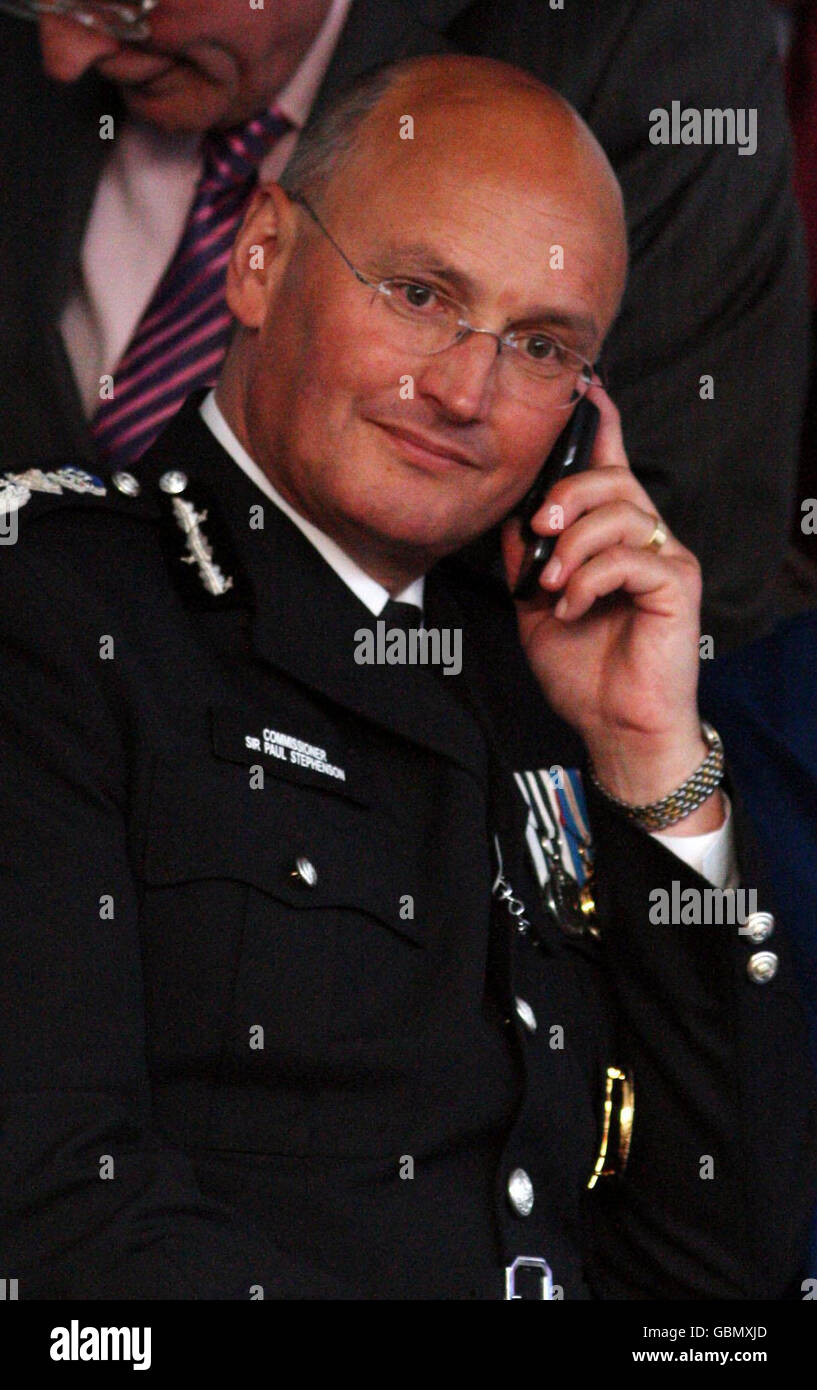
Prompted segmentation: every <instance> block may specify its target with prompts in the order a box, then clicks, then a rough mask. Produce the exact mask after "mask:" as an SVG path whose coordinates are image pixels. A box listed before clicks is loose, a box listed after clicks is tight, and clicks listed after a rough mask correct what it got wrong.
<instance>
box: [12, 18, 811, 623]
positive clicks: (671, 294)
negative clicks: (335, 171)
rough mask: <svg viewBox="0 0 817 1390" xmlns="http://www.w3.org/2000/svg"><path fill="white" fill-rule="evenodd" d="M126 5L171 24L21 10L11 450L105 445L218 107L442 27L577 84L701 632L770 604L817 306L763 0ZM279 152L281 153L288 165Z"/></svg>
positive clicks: (385, 54)
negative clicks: (611, 202)
mask: <svg viewBox="0 0 817 1390" xmlns="http://www.w3.org/2000/svg"><path fill="white" fill-rule="evenodd" d="M11 8H12V9H15V8H16V9H17V10H18V11H19V9H20V5H19V4H16V5H15V4H14V3H13V4H12V5H11ZM39 8H40V9H42V10H47V9H48V3H47V0H45V4H43V5H41V6H40V7H39ZM131 8H132V9H133V10H134V11H135V12H136V11H138V10H140V8H144V9H145V10H146V11H149V12H148V13H147V15H146V17H147V20H148V22H149V24H150V27H151V35H152V37H151V38H150V40H149V41H147V42H146V43H145V44H144V46H140V45H139V44H137V45H136V47H135V48H133V47H130V46H129V45H127V44H126V43H124V42H121V41H120V40H119V39H115V38H112V37H111V36H110V34H106V33H104V32H103V31H102V30H101V29H100V28H98V27H97V28H85V27H82V26H80V25H79V24H78V23H77V22H76V21H75V20H73V19H71V18H70V17H68V16H65V15H63V16H56V15H53V14H52V15H48V14H46V15H45V16H44V17H42V18H41V19H40V29H41V40H42V45H43V60H44V66H45V70H46V73H47V74H48V75H47V76H44V75H43V72H42V70H41V66H40V53H39V50H38V44H37V34H36V32H35V30H34V28H33V26H32V25H27V24H26V23H25V22H24V21H23V20H19V19H10V18H5V17H3V18H1V19H0V28H1V29H2V41H0V82H1V83H2V90H3V93H4V98H5V108H6V109H5V119H4V123H3V136H2V154H0V161H1V162H2V169H3V189H4V208H3V219H2V222H3V230H2V233H0V236H2V242H0V324H2V331H1V335H0V432H2V438H3V441H4V447H5V451H6V452H5V461H6V463H7V464H8V465H9V466H22V465H23V464H24V463H26V462H31V461H32V460H35V459H36V460H39V459H41V458H43V457H45V456H47V455H48V454H49V453H54V452H55V451H61V450H64V449H66V447H67V448H69V449H71V450H72V451H74V452H76V453H78V454H84V456H85V457H86V458H89V459H90V458H92V457H93V456H94V449H95V444H94V439H93V438H92V434H91V432H90V430H89V425H88V420H89V419H90V418H91V417H92V416H93V414H94V412H95V411H96V409H97V408H98V407H99V404H100V378H101V377H103V376H105V375H106V374H110V373H114V372H115V371H116V370H117V368H118V367H119V365H120V362H121V359H122V354H123V353H124V352H125V351H126V349H127V346H128V343H129V342H131V340H132V337H133V334H134V332H135V330H136V325H137V323H138V321H139V317H140V314H142V313H143V312H144V311H145V310H146V308H147V307H148V305H149V301H150V299H151V293H152V292H153V290H154V289H155V288H156V285H157V282H158V281H159V279H160V276H161V274H162V272H163V271H164V269H165V267H166V265H167V264H168V262H169V261H170V260H171V258H172V255H173V248H174V242H175V241H177V240H178V238H179V237H180V236H181V234H182V231H183V228H184V221H185V215H186V212H187V210H188V209H189V208H190V206H191V203H192V202H193V198H194V191H195V188H196V181H197V178H198V174H199V172H200V165H199V164H198V163H197V160H198V159H199V152H198V146H197V139H198V136H199V135H200V134H201V132H202V131H203V130H205V129H208V130H211V131H212V130H213V129H214V128H215V127H220V126H221V127H223V126H225V125H230V124H231V123H236V122H240V121H244V120H246V119H247V117H249V116H252V115H254V114H255V113H256V112H258V111H259V110H262V109H263V108H264V107H266V106H267V105H268V104H269V103H271V102H273V100H274V99H275V100H278V99H280V98H281V97H282V95H283V96H285V97H286V100H284V103H283V104H284V106H285V108H286V110H285V114H286V115H287V117H288V118H289V120H290V122H291V124H292V126H294V128H295V129H296V130H297V128H298V126H299V125H300V124H301V123H302V121H303V120H305V119H306V118H307V117H308V115H309V112H310V108H312V109H313V111H315V112H317V111H319V110H320V109H321V108H322V107H323V106H324V104H325V102H326V101H327V100H328V99H329V98H330V97H331V96H332V94H333V93H334V92H336V91H337V90H338V88H339V87H340V86H341V85H342V84H344V83H345V82H346V81H347V80H349V79H350V78H352V77H354V76H355V75H356V74H358V73H359V72H361V71H363V70H364V69H367V68H369V67H370V66H373V65H375V64H378V63H381V62H383V61H386V60H388V59H391V58H394V57H398V56H401V55H407V54H412V53H423V52H429V51H434V50H439V49H442V50H446V49H449V50H450V49H455V50H461V51H465V52H471V53H478V54H486V55H491V56H495V57H498V58H504V59H507V60H508V61H511V62H516V63H518V64H519V65H520V66H523V67H526V68H528V69H529V70H530V71H532V72H533V73H535V74H536V75H537V76H539V77H540V78H542V79H543V80H544V81H547V82H549V83H551V84H552V85H553V86H555V87H556V89H557V90H559V91H561V92H562V93H563V94H564V95H565V96H566V97H567V98H568V99H569V100H570V101H571V102H572V103H573V104H574V105H575V106H576V108H577V109H578V110H579V111H580V112H581V113H582V114H583V115H584V116H585V118H586V119H587V120H588V122H589V124H590V126H591V128H592V129H593V130H594V132H595V134H596V135H597V137H598V138H599V139H600V141H601V143H602V145H603V147H604V148H605V150H606V151H607V152H608V155H609V157H610V159H611V161H612V164H613V167H614V168H615V170H616V173H617V175H618V177H619V180H620V182H621V184H622V187H623V189H624V194H625V205H626V208H627V214H628V224H629V238H630V245H631V272H630V283H629V287H628V289H627V293H626V295H625V299H624V304H623V308H622V313H621V316H620V318H619V320H618V323H617V326H616V327H615V329H614V330H613V333H612V335H611V338H610V341H609V344H608V357H609V384H610V387H611V390H613V392H614V394H615V396H616V399H617V400H618V402H619V403H620V408H621V410H622V415H623V419H624V426H625V436H626V438H627V441H628V448H629V451H630V457H631V459H632V462H633V468H634V471H635V473H636V475H637V476H638V477H639V478H640V480H641V481H642V483H643V484H644V486H645V487H647V488H648V490H649V491H650V493H651V495H652V496H653V498H654V499H655V503H656V505H657V506H658V507H659V508H660V509H661V511H662V513H663V514H664V515H665V516H666V517H667V518H668V520H669V521H670V523H671V524H672V525H673V527H674V528H675V530H676V532H677V533H678V535H679V536H680V537H681V538H682V539H683V541H684V542H685V543H686V544H687V545H689V546H690V547H691V548H692V549H693V550H694V552H695V553H696V554H697V555H698V556H699V558H700V561H701V564H702V567H703V572H704V580H705V591H704V617H703V623H704V630H705V631H707V632H709V633H713V634H715V636H716V638H717V639H719V641H720V639H723V641H724V643H725V642H727V641H728V642H730V643H731V642H732V641H733V640H736V639H740V638H743V637H748V636H749V635H754V634H755V633H756V632H757V630H758V626H762V625H764V624H768V623H769V622H770V621H771V619H772V617H773V616H774V615H775V612H776V611H777V603H778V600H777V599H776V598H775V593H776V585H777V581H778V576H779V573H780V570H781V564H782V561H783V555H784V551H785V548H786V537H787V533H788V528H789V518H790V514H791V511H792V507H793V502H794V488H795V470H796V441H797V433H798V422H799V418H800V413H801V404H802V390H803V379H804V373H805V358H806V307H805V293H804V271H803V264H802V256H801V247H800V238H799V232H798V228H797V226H796V223H795V214H794V208H793V200H792V194H791V190H790V186H789V182H790V181H789V148H788V133H787V127H786V120H785V113H784V109H783V103H782V99H781V93H780V83H779V76H778V72H777V60H776V53H775V47H774V38H773V34H772V30H771V26H770V23H769V19H768V15H767V13H766V6H765V4H763V3H762V0H748V3H747V0H720V3H718V4H717V5H701V4H700V3H699V0H647V3H643V0H626V3H622V0H597V3H594V4H574V3H572V2H571V3H568V4H566V5H565V6H564V7H562V6H557V5H555V4H549V3H547V0H354V3H352V4H351V5H350V4H349V0H332V3H331V4H330V2H329V0H297V3H295V0H286V3H281V2H280V0H279V3H276V4H275V5H269V4H268V5H267V6H266V7H265V9H264V10H260V9H259V10H251V9H250V7H249V6H248V5H247V3H246V0H205V3H198V4H197V5H196V6H195V7H194V12H193V14H192V15H191V14H190V13H187V11H188V7H187V6H184V5H181V4H179V0H159V4H158V5H157V6H155V7H151V6H150V5H148V4H145V5H144V6H142V7H140V6H139V5H134V6H132V7H131ZM93 9H94V6H93V5H86V6H85V7H84V11H85V12H87V11H89V10H90V11H92V10H93ZM180 55H181V57H180ZM293 82H294V88H293V87H291V86H290V85H289V84H290V83H293ZM674 101H679V102H680V103H681V104H682V105H683V106H684V107H687V106H688V107H690V108H692V109H694V110H698V111H703V110H706V109H709V108H726V109H729V110H733V111H736V112H740V111H743V112H744V113H751V112H752V111H754V112H755V113H756V118H757V149H756V151H755V152H751V150H750V149H745V150H744V151H743V153H741V151H740V150H739V148H738V147H737V146H736V145H735V144H731V145H730V144H709V145H707V144H695V143H689V144H675V145H670V146H666V145H660V144H654V143H652V140H651V134H650V133H651V131H652V132H653V134H654V133H655V122H654V121H653V120H652V118H651V113H653V112H654V111H656V110H664V111H667V112H668V111H669V110H670V108H671V107H672V103H673V102H674ZM111 117H113V118H114V129H113V131H111V130H110V129H109V128H107V127H106V125H105V122H106V120H108V121H109V120H110V118H111ZM101 123H102V124H101ZM185 132H186V133H187V134H188V135H189V134H190V133H191V132H192V141H193V144H192V146H191V145H190V143H189V142H187V143H186V140H187V136H186V135H185ZM111 135H113V139H111V138H108V137H109V136H111ZM294 139H295V135H294V132H293V131H290V133H289V134H288V135H285V136H284V137H283V140H282V141H279V144H278V145H277V146H276V147H275V150H277V151H278V153H279V155H280V157H281V158H282V159H284V160H285V158H286V157H287V156H288V153H289V152H290V150H291V147H292V143H293V141H294ZM275 150H273V151H271V153H270V155H269V156H268V159H269V160H271V161H272V163H271V164H269V163H267V164H266V165H265V169H266V171H267V172H268V173H270V174H271V176H273V177H277V175H278V174H279V173H280V167H275V160H276V153H275ZM221 345H222V346H223V342H222V344H221ZM213 357H214V354H211V355H210V358H209V359H208V366H209V368H210V370H211V372H213V373H214V372H215V370H216V368H215V366H214V362H213ZM214 379H215V377H214V375H213V376H212V377H211V380H214ZM187 384H188V387H189V389H193V387H195V386H197V385H204V384H207V383H206V382H205V381H203V380H201V381H196V380H188V383H187ZM117 389H118V383H117ZM180 399H181V394H180V395H179V397H178V400H177V401H176V402H175V403H174V408H175V404H178V403H179V401H180ZM108 442H109V441H108V440H107V439H106V445H107V443H108ZM106 457H110V458H113V457H114V456H113V455H112V454H107V455H106ZM719 649H720V647H719Z"/></svg>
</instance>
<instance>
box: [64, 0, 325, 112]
mask: <svg viewBox="0 0 817 1390" xmlns="http://www.w3.org/2000/svg"><path fill="white" fill-rule="evenodd" d="M330 3H331V0H267V3H266V5H265V6H264V8H263V9H251V8H250V5H249V0H160V3H159V5H158V7H157V9H156V10H154V11H153V12H152V13H151V14H150V16H149V21H150V29H151V37H150V39H148V40H145V42H144V43H139V44H134V43H123V42H120V41H119V40H117V39H113V38H109V37H107V36H106V35H104V34H102V33H101V32H99V31H97V30H93V29H87V28H85V27H83V26H82V25H81V24H79V23H78V22H77V21H76V20H75V19H71V18H70V17H67V16H63V17H58V16H47V17H46V16H44V17H42V18H41V19H40V20H39V28H40V46H41V49H42V57H43V67H44V69H45V71H46V73H47V74H48V76H49V77H52V78H54V79H55V80H56V81H58V82H73V81H76V80H77V78H79V77H81V76H82V75H83V73H85V72H86V71H87V70H88V69H89V68H93V69H95V70H96V71H97V72H98V73H99V74H100V76H101V77H103V78H106V79H107V80H108V81H110V82H113V83H115V84H116V86H117V87H119V88H120V90H121V92H122V96H123V99H124V101H125V103H126V105H127V107H128V109H129V111H130V112H131V114H132V115H134V116H137V117H139V118H141V119H142V120H145V121H150V122H151V123H152V124H154V125H157V126H159V127H160V128H162V129H164V130H194V131H195V130H201V131H204V130H210V129H212V128H214V127H217V126H230V125H234V124H237V123H238V122H239V121H241V120H243V119H246V118H247V117H249V116H251V115H254V114H255V112H256V111H259V110H261V109H262V108H263V107H264V106H265V105H267V103H268V102H269V101H270V99H271V98H272V97H273V96H274V94H275V92H276V91H278V90H279V89H280V88H281V86H282V85H283V84H284V83H285V82H286V81H287V79H288V77H290V76H291V74H292V72H294V70H295V68H296V67H297V65H298V63H299V62H300V60H301V58H302V57H303V55H304V54H305V53H306V51H307V49H308V48H309V46H310V44H311V43H312V40H313V39H314V37H315V35H316V33H317V32H318V29H319V28H320V25H321V24H322V22H323V20H324V19H325V17H326V15H327V13H328V10H329V5H330Z"/></svg>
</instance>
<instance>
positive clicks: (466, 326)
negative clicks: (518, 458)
mask: <svg viewBox="0 0 817 1390" xmlns="http://www.w3.org/2000/svg"><path fill="white" fill-rule="evenodd" d="M290 201H291V202H293V203H297V205H298V206H299V207H302V208H303V209H304V210H305V212H307V213H309V216H310V217H311V218H312V220H313V222H314V223H315V224H316V226H317V227H319V228H320V230H321V231H322V232H323V234H324V236H325V237H326V239H327V241H329V243H330V244H331V245H332V246H333V247H334V248H335V250H336V251H337V253H338V255H339V256H340V258H341V260H342V261H344V263H345V264H346V265H347V266H348V267H349V269H350V270H351V272H352V274H353V275H354V277H355V279H356V280H359V281H360V284H361V285H366V286H367V287H368V288H369V289H371V290H375V291H376V292H377V293H378V294H380V295H382V296H383V297H384V298H391V296H392V294H393V291H392V289H391V285H392V284H394V282H395V280H399V281H400V282H401V283H407V282H409V281H410V279H411V277H410V276H393V277H390V278H389V279H386V280H380V281H378V280H373V279H372V278H371V277H370V276H368V275H364V274H363V272H362V271H361V270H358V268H357V266H356V265H353V264H352V262H351V261H350V260H349V257H348V256H347V255H346V252H345V251H344V250H343V248H342V247H341V246H339V245H338V243H337V242H336V241H335V238H334V237H333V236H332V233H331V232H330V231H329V229H328V228H327V227H325V226H324V224H323V222H322V221H321V219H320V217H319V216H318V214H317V213H316V211H315V209H314V208H313V207H312V206H311V205H310V203H308V202H307V200H306V198H304V197H303V196H302V195H301V194H291V195H290ZM417 283H418V284H419V283H421V282H420V281H419V280H418V282H417ZM429 288H431V287H429ZM434 293H435V294H437V295H439V297H440V298H441V299H443V300H445V301H446V302H447V303H448V304H450V305H451V307H452V308H453V309H456V310H460V311H462V310H464V305H462V304H460V303H458V301H457V300H456V299H452V298H451V296H450V295H447V294H443V293H442V292H441V291H440V290H435V291H434ZM471 333H483V334H485V336H486V337H488V338H495V339H496V345H497V348H496V351H497V356H499V354H500V352H501V351H502V348H503V347H507V348H509V349H510V350H511V351H512V352H513V353H514V354H515V357H514V360H515V361H518V362H519V364H520V366H522V367H523V370H525V371H526V374H527V375H528V376H529V377H530V379H531V380H537V379H538V380H539V381H557V380H558V379H559V377H560V376H562V375H564V374H565V372H567V373H568V374H570V372H571V371H572V370H573V369H572V368H570V367H568V368H563V369H562V370H561V371H559V372H557V373H554V375H553V376H552V377H547V376H538V377H537V373H536V371H528V369H527V368H526V367H525V363H524V355H523V353H522V349H521V348H520V347H519V344H518V343H516V342H514V336H513V334H510V333H495V332H494V331H493V329H491V328H475V327H474V325H473V324H472V323H469V321H468V319H466V318H465V317H464V313H461V314H460V317H459V318H458V319H457V332H456V333H455V335H454V337H453V338H452V340H451V342H450V343H446V344H445V346H444V347H441V348H435V349H434V350H433V351H432V352H426V353H424V354H423V356H425V357H436V356H437V355H438V354H439V353H441V352H447V351H448V349H449V348H450V347H454V345H455V344H456V343H461V342H462V341H463V340H464V339H465V338H467V337H468V336H469V335H470V334H471ZM541 337H543V338H547V339H548V340H549V342H552V343H554V344H555V345H556V347H558V348H559V350H560V351H561V352H563V353H565V354H566V355H567V356H568V357H572V358H573V359H574V360H575V361H576V362H577V363H579V364H580V365H579V366H578V367H577V368H576V380H577V386H576V387H575V388H574V391H573V395H572V397H571V399H570V400H569V401H568V402H567V404H568V405H573V404H574V402H575V401H576V400H577V399H578V398H579V396H582V395H584V392H585V391H586V390H587V388H588V387H589V386H590V385H591V384H592V381H593V375H594V371H595V368H594V366H593V363H592V362H590V361H588V359H587V358H586V357H582V355H581V353H579V352H576V351H575V350H574V349H573V348H569V347H565V345H564V343H560V342H559V339H558V338H556V337H554V335H553V334H552V333H542V334H541ZM578 382H581V389H579V387H578Z"/></svg>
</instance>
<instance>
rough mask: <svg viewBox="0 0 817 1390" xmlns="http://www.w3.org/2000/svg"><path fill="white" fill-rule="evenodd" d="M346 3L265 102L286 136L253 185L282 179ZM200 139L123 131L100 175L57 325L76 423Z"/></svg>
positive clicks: (140, 125) (143, 291) (190, 186)
mask: <svg viewBox="0 0 817 1390" xmlns="http://www.w3.org/2000/svg"><path fill="white" fill-rule="evenodd" d="M350 5H351V0H332V4H331V6H330V8H329V13H328V14H327V16H326V19H325V20H324V22H323V24H322V26H321V28H320V30H319V32H318V34H317V36H316V38H315V40H314V42H313V44H312V46H311V48H310V49H309V51H308V53H307V54H306V55H305V57H304V58H303V60H302V62H301V63H300V65H299V67H298V68H297V70H296V71H295V72H294V73H293V75H292V77H291V78H290V79H289V81H288V82H287V84H286V86H284V87H283V88H282V89H281V91H280V92H279V93H278V94H277V96H276V98H275V101H276V105H277V106H278V107H279V108H280V110H281V111H282V112H283V114H284V115H285V116H286V117H288V119H289V120H290V121H291V122H292V125H293V127H294V129H293V130H291V131H290V132H289V133H288V134H286V135H284V136H283V137H282V138H281V139H280V140H279V141H277V143H276V144H275V146H274V147H273V148H272V149H271V150H270V152H269V154H268V155H267V157H266V159H265V160H264V161H263V162H262V164H261V167H260V170H259V178H260V180H261V182H262V183H263V182H264V181H266V180H269V179H276V178H278V176H279V175H280V174H281V173H282V172H283V170H284V167H285V166H286V163H287V161H288V160H289V157H290V155H291V153H292V151H293V149H294V148H295V145H296V143H297V140H298V135H299V133H300V131H301V130H302V128H303V126H304V125H305V124H306V121H307V118H308V116H309V113H310V111H311V109H312V106H313V104H314V101H315V98H316V96H317V94H318V90H319V88H320V85H321V83H322V81H323V79H324V76H325V75H326V71H327V69H328V67H329V64H330V62H331V60H332V55H333V53H334V51H335V48H336V47H337V43H338V39H339V38H340V34H341V30H342V29H343V25H344V23H345V21H346V16H347V14H348V11H349V7H350ZM201 138H202V137H201V135H200V134H196V133H190V134H188V133H182V134H168V133H167V132H164V131H161V130H157V129H156V127H155V126H152V125H149V124H147V123H146V122H143V121H136V120H132V119H128V120H126V121H124V122H123V124H122V127H121V129H120V130H117V131H116V138H115V139H114V140H113V141H112V142H111V151H110V154H109V156H108V159H107V161H106V163H105V165H104V167H103V170H102V174H101V177H100V180H99V183H98V185H97V190H96V196H95V198H94V203H93V206H92V208H91V213H90V216H89V218H88V222H87V224H86V227H85V235H84V237H83V241H82V246H81V248H80V265H79V272H80V275H79V283H78V286H77V289H76V291H75V293H74V294H73V295H72V297H71V298H70V299H69V300H68V301H67V303H66V305H65V308H64V309H63V312H62V315H61V317H60V331H61V333H62V337H63V342H64V343H65V348H66V351H67V353H68V357H69V360H70V362H71V366H72V368H73V372H74V376H75V378H76V382H77V386H78V388H79V394H80V399H81V401H82V404H83V408H84V410H85V414H86V418H87V419H90V418H91V416H92V415H93V414H94V412H95V410H96V408H97V406H98V405H99V378H100V377H101V376H103V375H105V374H107V373H111V374H112V373H113V372H114V371H115V369H116V367H117V366H118V364H119V361H120V359H121V357H122V356H123V354H124V352H125V349H126V348H127V347H128V345H129V343H130V341H131V339H132V337H133V335H134V332H135V330H136V328H137V326H138V324H139V322H140V320H141V318H142V315H143V314H144V312H145V309H146V308H147V306H148V304H149V303H150V301H151V299H152V298H153V295H154V292H155V290H156V288H157V286H158V284H159V282H160V280H161V278H162V276H163V275H164V273H165V271H166V269H167V267H168V266H169V264H170V262H171V261H172V259H173V256H174V253H175V251H176V247H177V246H178V244H179V241H180V240H181V236H182V233H183V232H184V228H185V225H186V223H187V217H188V213H189V212H190V208H191V207H192V205H193V199H194V197H195V193H196V187H197V185H198V181H199V177H200V175H201V170H202V157H201Z"/></svg>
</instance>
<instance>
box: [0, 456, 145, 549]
mask: <svg viewBox="0 0 817 1390" xmlns="http://www.w3.org/2000/svg"><path fill="white" fill-rule="evenodd" d="M71 506H74V507H82V508H83V509H86V510H87V509H95V510H104V511H116V512H125V513H128V514H130V515H132V516H133V515H137V516H152V517H156V518H158V517H159V515H160V509H159V506H158V503H157V501H156V500H155V498H154V497H153V496H152V495H151V494H149V493H147V492H144V491H143V490H142V488H141V487H140V486H139V483H138V482H137V481H136V479H135V478H133V477H132V475H131V474H129V473H121V472H120V473H113V474H111V475H110V476H109V477H106V478H104V479H103V478H100V477H97V475H96V474H95V473H88V472H86V470H85V469H84V468H79V467H77V466H76V465H75V464H72V463H69V464H61V465H60V464H56V465H52V466H51V467H47V468H27V469H26V470H25V471H24V472H22V473H3V474H0V530H2V534H3V536H4V538H5V543H6V544H9V536H10V534H11V533H12V532H13V533H14V537H16V535H17V534H18V532H19V531H21V530H22V528H24V527H25V526H27V525H28V524H29V523H30V522H32V521H34V520H35V519H36V518H37V517H38V516H43V515H44V514H46V513H48V512H51V511H55V510H58V509H59V510H65V509H66V507H71Z"/></svg>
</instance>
